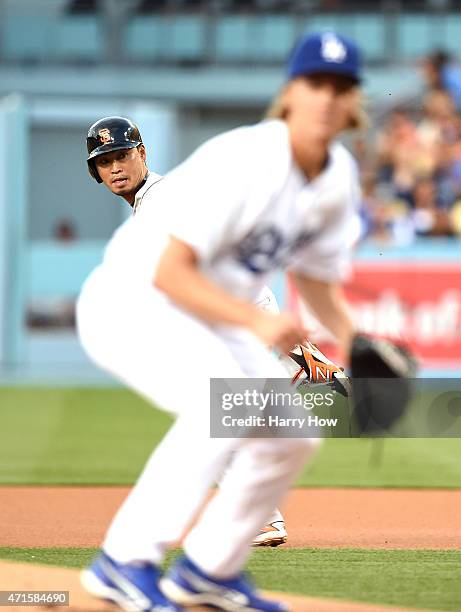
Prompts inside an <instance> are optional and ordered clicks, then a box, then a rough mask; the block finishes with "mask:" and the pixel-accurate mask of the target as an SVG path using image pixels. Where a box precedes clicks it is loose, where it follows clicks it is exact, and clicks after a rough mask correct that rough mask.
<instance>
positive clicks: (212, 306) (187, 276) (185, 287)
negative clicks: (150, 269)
mask: <svg viewBox="0 0 461 612" xmlns="http://www.w3.org/2000/svg"><path fill="white" fill-rule="evenodd" d="M153 284H154V286H155V287H156V288H157V289H160V290H161V291H162V292H163V293H165V294H166V295H167V296H168V297H169V298H170V299H171V300H173V301H174V302H175V303H176V304H178V306H181V307H182V308H184V309H185V310H187V311H189V312H190V313H192V314H194V315H195V316H197V317H199V318H201V319H203V320H205V321H206V322H208V323H221V324H227V325H239V326H244V327H249V328H250V327H252V326H253V322H254V320H255V318H256V317H257V316H258V315H259V314H260V311H259V310H258V308H257V307H256V306H253V305H252V304H249V303H247V302H245V301H243V300H240V299H237V298H235V297H234V296H232V295H231V294H229V293H228V292H227V291H225V290H223V289H221V288H220V287H218V286H217V285H215V284H214V283H213V282H211V281H210V280H208V279H207V278H206V277H205V276H204V275H203V274H202V273H201V271H200V270H199V268H198V267H197V266H196V262H194V261H192V260H190V259H189V260H188V259H184V258H181V257H180V258H177V257H174V256H170V254H169V253H168V252H166V253H165V254H164V256H163V257H162V259H161V260H160V263H159V265H158V267H157V270H156V274H155V278H154V280H153Z"/></svg>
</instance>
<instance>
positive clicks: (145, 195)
mask: <svg viewBox="0 0 461 612" xmlns="http://www.w3.org/2000/svg"><path fill="white" fill-rule="evenodd" d="M162 178H163V176H161V175H160V174H156V173H155V172H149V173H148V174H147V178H146V182H145V183H144V185H143V186H142V187H141V189H140V190H139V191H138V192H137V193H136V195H135V198H134V203H133V214H134V215H135V214H136V212H137V211H138V208H139V206H141V204H142V203H143V201H144V200H148V199H149V198H151V197H152V194H153V192H152V191H151V187H153V185H155V184H156V183H158V182H159V181H161V180H162Z"/></svg>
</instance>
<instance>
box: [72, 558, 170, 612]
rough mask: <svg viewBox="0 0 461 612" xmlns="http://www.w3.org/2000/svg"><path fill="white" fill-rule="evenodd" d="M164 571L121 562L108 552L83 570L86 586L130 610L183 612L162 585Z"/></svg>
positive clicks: (135, 611) (144, 565) (148, 565)
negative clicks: (167, 594) (162, 590)
mask: <svg viewBox="0 0 461 612" xmlns="http://www.w3.org/2000/svg"><path fill="white" fill-rule="evenodd" d="M160 576H161V571H160V569H159V568H157V567H156V566H155V565H153V564H152V563H117V562H116V561H114V560H113V559H111V558H110V557H109V556H108V555H106V553H104V552H101V554H100V555H99V556H98V557H97V558H96V559H95V560H94V562H93V564H92V565H91V566H90V567H89V568H87V569H85V570H83V572H82V573H81V582H82V585H83V587H84V588H85V589H86V590H87V591H88V592H89V593H91V595H94V596H95V597H99V598H100V599H105V600H107V601H110V602H112V603H115V604H117V605H118V606H119V607H120V608H121V609H122V610H126V611H127V612H148V611H150V612H180V611H181V610H182V608H180V607H178V606H177V605H176V604H174V603H172V602H170V601H168V599H167V598H166V597H165V595H163V593H162V592H161V591H160V589H159V587H158V582H159V579H160Z"/></svg>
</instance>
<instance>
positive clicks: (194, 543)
mask: <svg viewBox="0 0 461 612" xmlns="http://www.w3.org/2000/svg"><path fill="white" fill-rule="evenodd" d="M111 285H112V283H109V284H108V283H106V282H104V280H103V276H102V273H101V271H100V270H99V269H97V270H96V271H95V272H94V273H93V274H92V275H91V277H90V278H89V279H88V281H87V282H86V284H85V286H84V288H83V290H82V294H81V296H80V298H79V301H78V306H77V318H78V327H79V333H80V338H81V341H82V344H83V346H84V348H85V349H86V351H87V352H88V354H89V355H90V356H91V357H92V358H93V359H94V361H95V362H96V363H97V364H98V365H100V366H101V367H102V368H103V369H105V370H107V371H108V372H110V373H112V374H113V375H115V376H116V377H117V378H119V379H120V380H121V381H123V382H124V383H125V384H126V385H127V386H128V387H130V388H132V389H133V390H135V391H137V392H138V393H140V394H141V395H142V396H144V397H145V398H147V399H148V400H150V401H151V402H152V403H155V404H156V405H158V406H159V407H161V408H163V409H165V410H167V411H170V412H173V413H175V414H177V415H178V419H177V421H176V423H175V424H174V425H173V426H172V428H171V429H170V431H169V432H168V434H167V435H166V436H165V438H164V439H163V441H162V442H161V443H160V444H159V446H158V447H157V448H156V449H155V451H154V452H153V454H152V455H151V457H150V458H149V460H148V462H147V464H146V466H145V468H144V470H143V472H142V474H141V476H140V478H139V480H138V482H137V484H136V485H135V487H134V488H133V489H132V492H131V493H130V495H129V496H128V498H127V499H126V501H125V502H124V503H123V505H122V506H121V508H120V509H119V511H118V513H117V514H116V516H115V518H114V520H113V522H112V525H111V526H110V528H109V531H108V533H107V536H106V539H105V542H104V545H103V547H104V549H105V550H106V552H107V553H108V554H109V555H111V556H112V557H113V558H114V559H116V560H118V561H119V562H129V561H135V560H151V561H153V562H155V563H160V562H161V561H162V559H163V555H164V553H165V550H166V549H167V548H168V547H170V546H171V545H173V544H174V543H176V542H177V541H178V540H179V539H180V538H181V536H182V535H183V534H184V532H185V531H186V529H187V527H188V526H189V525H190V523H191V521H193V520H194V518H195V517H196V515H197V512H198V511H199V509H200V507H201V506H202V504H203V503H204V501H205V499H206V496H207V493H208V491H209V489H210V487H211V486H212V485H213V483H214V482H215V480H216V478H217V477H218V476H219V475H220V474H221V473H222V470H223V468H224V467H225V466H226V464H227V463H228V462H229V459H230V457H231V456H233V459H232V469H231V470H229V471H228V473H227V474H226V477H225V478H224V480H223V482H222V483H221V486H220V487H219V489H218V491H217V493H216V495H215V496H214V497H213V499H212V500H211V502H210V503H209V504H208V506H207V507H206V509H205V511H204V513H203V514H202V516H201V518H200V519H199V521H198V522H197V524H196V525H195V527H193V529H192V530H191V531H190V533H189V534H188V536H187V537H186V540H185V543H184V548H185V551H186V554H188V556H189V557H190V558H191V559H192V560H193V561H194V562H195V563H196V564H197V565H198V566H199V567H201V568H202V569H203V570H204V571H206V572H208V573H210V574H211V575H214V576H216V577H221V578H225V577H230V576H233V575H235V574H236V573H237V572H239V571H240V570H241V568H242V566H243V564H244V562H245V560H246V557H247V556H248V554H249V551H250V543H251V541H252V539H253V537H254V536H255V535H256V534H257V533H258V531H259V529H260V527H261V525H263V524H264V523H265V522H266V521H267V519H268V518H269V516H270V514H271V512H272V511H273V509H274V507H276V506H277V505H278V503H279V501H280V500H281V499H282V497H283V496H284V494H285V493H286V491H287V489H288V488H289V486H290V485H291V483H292V482H293V480H294V478H295V477H296V475H297V474H298V472H299V471H300V469H301V468H302V466H303V464H304V463H305V461H306V460H307V458H308V457H309V455H310V454H311V453H312V452H313V451H314V449H315V447H316V446H317V444H318V441H317V440H315V439H280V438H279V439H276V438H274V439H270V438H269V439H238V438H229V439H216V438H210V424H209V410H210V389H209V385H210V382H209V380H210V378H239V377H255V378H256V377H259V378H284V377H285V376H286V373H285V370H284V368H283V367H282V366H281V365H280V363H279V362H278V361H277V359H276V358H275V357H273V356H272V355H271V353H270V352H269V351H268V350H267V349H266V347H264V345H263V344H262V343H261V342H260V341H259V340H258V339H257V338H256V337H255V336H253V335H252V334H250V333H249V332H247V331H245V330H242V329H237V328H229V327H227V328H221V329H214V328H212V327H210V326H207V325H206V324H204V323H202V322H201V321H199V320H197V319H195V318H193V317H192V316H190V315H189V314H187V313H185V312H184V311H182V310H180V309H179V308H177V307H176V306H174V305H173V304H171V303H170V302H169V301H168V300H167V299H165V297H164V296H162V295H161V294H159V293H158V292H156V291H155V290H153V289H150V288H146V291H145V292H144V293H143V292H141V291H139V290H136V291H134V290H133V291H125V292H122V291H121V290H120V289H114V288H113V287H116V285H115V283H114V285H113V287H112V286H111ZM133 416H134V418H135V415H133Z"/></svg>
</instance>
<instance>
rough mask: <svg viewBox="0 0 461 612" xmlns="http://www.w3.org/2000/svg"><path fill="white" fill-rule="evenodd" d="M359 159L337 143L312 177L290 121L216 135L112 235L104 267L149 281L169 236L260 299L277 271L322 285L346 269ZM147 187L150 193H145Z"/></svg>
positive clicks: (208, 269) (223, 281)
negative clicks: (303, 167)
mask: <svg viewBox="0 0 461 612" xmlns="http://www.w3.org/2000/svg"><path fill="white" fill-rule="evenodd" d="M359 193H360V190H359V185H358V176H357V170H356V165H355V162H354V160H353V158H352V156H351V155H350V154H349V153H348V151H347V150H346V149H345V148H344V147H343V146H342V145H341V144H339V143H335V144H333V145H332V146H331V148H330V151H329V160H328V164H327V167H326V168H325V170H324V171H323V172H322V173H321V175H319V176H318V177H317V178H316V179H315V180H313V181H308V180H307V179H306V177H305V176H304V174H303V173H302V172H301V171H300V170H299V168H298V167H297V165H296V164H295V162H294V160H293V156H292V152H291V146H290V142H289V136H288V130H287V127H286V124H285V123H284V122H283V121H280V120H270V121H263V122H262V123H259V124H257V125H255V126H251V127H242V128H238V129H235V130H232V131H230V132H227V133H225V134H222V135H220V136H217V137H216V138H213V139H211V140H210V141H208V142H207V143H205V144H204V145H202V146H201V147H200V148H199V149H198V150H197V151H196V152H195V153H194V154H192V155H191V156H190V157H189V158H188V159H187V160H186V161H185V162H184V163H182V164H181V165H180V166H178V167H177V168H176V169H175V170H173V171H172V172H171V173H169V174H168V175H166V176H165V177H164V179H163V180H162V181H161V182H160V183H159V184H158V185H157V187H156V189H155V206H142V208H139V210H138V211H137V214H136V216H134V217H132V218H130V219H129V220H128V221H127V222H126V223H125V224H124V225H123V226H122V227H121V228H120V229H119V230H118V231H117V232H116V234H115V236H114V237H113V239H112V241H111V242H110V243H109V246H108V248H107V250H106V254H105V258H104V262H103V264H102V270H101V272H102V271H104V272H103V273H104V276H105V277H106V280H107V281H108V282H109V283H110V279H111V278H112V279H114V282H115V283H116V284H117V285H118V284H119V281H120V278H121V275H123V276H124V278H125V279H126V281H127V282H129V283H130V284H131V286H132V287H133V289H134V288H135V286H139V287H144V288H147V287H151V286H152V285H151V283H152V278H153V276H154V271H155V266H156V263H157V261H158V258H159V255H160V253H161V252H162V251H163V249H164V247H165V245H166V244H167V241H168V237H169V235H173V236H175V237H177V238H179V239H180V240H182V241H184V242H185V243H187V244H189V245H190V246H191V247H192V248H193V249H194V250H195V252H196V253H197V255H198V258H199V265H200V267H201V269H202V271H203V272H204V274H205V275H206V276H208V277H209V278H210V279H211V280H212V281H214V282H215V283H216V284H217V285H219V286H221V287H222V288H224V289H226V290H227V291H229V292H230V293H232V294H234V295H236V296H238V297H241V298H244V299H247V300H250V301H255V300H256V298H257V296H258V294H259V292H260V291H261V289H262V288H263V286H264V285H265V284H267V282H268V277H269V276H270V274H271V273H272V272H273V271H274V270H276V269H277V268H286V267H288V268H292V269H294V270H296V271H298V272H300V273H302V274H305V275H307V276H311V277H315V278H318V279H321V280H325V281H339V280H341V279H342V278H343V277H344V276H345V274H346V273H347V270H348V264H349V259H348V251H349V236H350V227H351V224H352V219H353V216H354V211H355V207H356V203H357V201H358V198H359ZM148 196H149V192H147V193H146V194H145V197H146V198H147V197H148Z"/></svg>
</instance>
